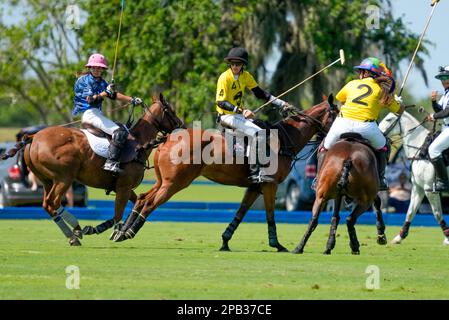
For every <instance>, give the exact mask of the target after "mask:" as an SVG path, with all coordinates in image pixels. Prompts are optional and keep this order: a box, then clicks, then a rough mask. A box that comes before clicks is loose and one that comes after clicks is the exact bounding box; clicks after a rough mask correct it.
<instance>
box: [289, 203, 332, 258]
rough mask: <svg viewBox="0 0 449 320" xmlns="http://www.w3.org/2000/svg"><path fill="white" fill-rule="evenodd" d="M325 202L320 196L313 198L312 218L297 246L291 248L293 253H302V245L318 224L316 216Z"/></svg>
mask: <svg viewBox="0 0 449 320" xmlns="http://www.w3.org/2000/svg"><path fill="white" fill-rule="evenodd" d="M325 204H326V202H325V201H324V199H323V198H322V197H319V198H318V197H317V198H316V199H315V202H314V203H313V208H312V218H311V219H310V221H309V225H308V227H307V231H306V233H305V234H304V237H303V238H302V240H301V242H300V243H299V244H298V246H297V247H296V248H295V250H293V253H303V252H304V247H305V245H306V243H307V240H309V237H310V236H311V235H312V232H313V231H314V230H315V228H316V226H317V225H318V218H319V216H320V212H321V210H323V207H324V205H325Z"/></svg>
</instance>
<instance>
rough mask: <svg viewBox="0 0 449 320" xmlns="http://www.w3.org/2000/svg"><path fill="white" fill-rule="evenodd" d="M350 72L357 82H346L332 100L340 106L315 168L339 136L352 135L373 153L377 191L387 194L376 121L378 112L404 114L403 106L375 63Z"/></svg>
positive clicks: (384, 145)
mask: <svg viewBox="0 0 449 320" xmlns="http://www.w3.org/2000/svg"><path fill="white" fill-rule="evenodd" d="M354 69H356V70H357V71H358V72H359V79H357V80H353V81H350V82H348V83H347V84H346V85H345V86H344V87H343V89H341V90H340V92H338V94H337V96H336V98H337V100H339V101H340V102H341V103H342V104H343V105H342V106H341V109H340V114H339V116H338V117H337V118H336V119H335V121H334V123H333V124H332V127H331V128H330V130H329V133H328V134H327V136H326V138H325V139H324V142H323V147H322V148H321V150H320V154H319V157H318V167H321V163H322V161H323V158H324V154H325V152H326V151H327V150H328V149H329V148H330V147H332V145H333V144H335V142H337V140H338V139H339V138H340V136H341V135H342V134H343V133H346V132H356V133H358V134H360V135H361V136H362V137H363V138H365V139H367V140H368V141H369V143H370V145H371V146H372V147H373V149H374V150H376V152H375V154H376V158H377V163H378V170H379V179H380V187H379V189H380V190H387V189H388V186H387V184H386V181H385V177H384V173H385V167H386V165H387V161H388V154H389V152H388V151H389V150H388V146H387V141H386V139H385V136H384V135H383V133H382V132H381V131H380V129H379V127H378V126H377V118H378V117H379V112H380V110H381V109H382V108H388V109H389V110H390V111H391V112H394V113H398V114H401V113H402V112H404V105H403V103H402V99H401V98H400V97H398V96H396V95H394V89H395V85H394V80H393V78H392V76H391V72H390V70H388V69H387V68H386V67H385V66H382V64H381V63H380V61H379V59H377V58H373V57H370V58H367V59H364V60H363V61H362V62H361V63H360V65H358V66H355V67H354Z"/></svg>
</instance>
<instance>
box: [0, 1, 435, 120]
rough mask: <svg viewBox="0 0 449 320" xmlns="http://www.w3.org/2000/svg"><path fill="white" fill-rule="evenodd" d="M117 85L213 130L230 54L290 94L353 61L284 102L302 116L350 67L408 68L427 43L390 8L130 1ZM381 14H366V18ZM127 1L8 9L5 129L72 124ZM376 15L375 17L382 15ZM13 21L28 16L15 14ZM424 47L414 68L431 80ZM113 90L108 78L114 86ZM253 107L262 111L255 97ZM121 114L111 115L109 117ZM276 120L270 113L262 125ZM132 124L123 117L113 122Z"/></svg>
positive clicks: (0, 40) (2, 44)
mask: <svg viewBox="0 0 449 320" xmlns="http://www.w3.org/2000/svg"><path fill="white" fill-rule="evenodd" d="M124 4H125V6H124V11H123V21H122V29H121V37H120V41H119V49H118V59H117V68H116V71H115V75H114V78H115V81H116V83H117V87H118V89H119V90H120V91H122V92H124V93H126V94H128V95H132V96H140V97H142V98H143V99H144V100H145V101H150V99H151V95H153V94H158V92H163V93H164V95H165V96H166V98H167V99H168V101H169V102H170V103H171V104H173V105H174V106H175V107H176V110H177V113H178V114H179V115H180V116H181V117H183V118H184V119H185V120H186V122H187V123H190V122H191V121H193V120H197V119H201V120H203V122H205V123H206V124H208V125H210V126H213V121H214V117H215V112H214V104H215V86H216V81H217V79H218V76H219V75H220V73H221V72H223V71H224V70H225V69H226V65H225V63H224V62H223V57H225V56H226V54H227V52H228V51H229V49H230V48H231V47H234V46H243V47H245V48H247V50H248V51H249V54H250V63H249V66H248V68H249V70H250V71H251V72H252V73H253V74H255V76H256V79H257V80H258V81H259V83H260V85H261V87H263V88H265V89H267V90H269V91H270V92H271V93H273V94H274V95H277V94H280V93H281V92H284V91H285V90H287V89H288V88H290V87H292V86H293V85H295V84H296V83H298V82H300V81H301V80H303V79H304V78H306V77H307V76H309V75H311V74H313V73H314V72H316V71H318V70H319V69H320V68H321V67H323V66H325V65H327V64H329V63H330V62H332V61H334V60H336V59H337V58H338V51H339V49H340V48H342V49H344V50H345V52H346V59H347V64H346V65H345V66H336V67H333V68H331V69H329V70H327V71H326V72H325V73H323V74H321V75H320V76H318V77H315V78H314V79H313V80H311V81H310V82H309V83H307V84H306V85H304V86H302V87H300V88H298V89H296V90H294V91H292V92H291V93H290V94H288V95H287V96H286V97H285V99H286V100H288V101H289V102H291V103H292V104H294V105H296V106H298V107H302V108H304V109H306V108H308V107H310V106H311V105H313V104H315V103H317V102H319V101H320V100H321V96H322V94H323V93H324V94H327V93H330V92H334V93H335V91H337V90H339V89H340V88H341V87H342V86H343V84H344V83H345V81H347V80H349V79H350V77H352V76H354V73H353V72H352V66H353V65H355V64H357V63H359V62H360V60H361V59H363V58H364V57H367V56H373V55H374V56H379V57H380V58H381V59H383V60H384V61H386V63H387V65H388V66H390V67H391V68H392V69H393V71H394V70H397V68H398V66H399V63H400V62H401V61H403V60H409V59H410V58H411V56H412V53H413V50H414V49H415V47H416V44H417V41H418V37H419V35H417V34H415V33H413V32H411V31H410V30H409V28H407V26H406V25H405V24H404V22H403V21H402V19H401V18H394V17H393V15H392V14H391V10H392V7H391V2H390V1H389V0H366V1H362V0H361V1H347V0H320V1H312V0H301V1H299V0H276V1H273V0H133V1H125V2H124ZM370 8H371V9H373V10H374V11H370V10H369V9H370ZM120 9H121V1H119V0H117V1H105V0H100V1H99V0H95V1H93V0H82V1H77V2H75V3H73V2H72V1H68V0H64V1H51V0H6V1H5V4H4V5H3V7H1V8H0V10H2V16H3V17H7V18H8V19H5V18H4V19H2V20H1V21H0V125H2V126H22V125H31V124H61V123H66V122H70V121H73V119H72V117H71V109H72V106H73V85H74V83H75V81H76V76H75V74H76V73H77V72H79V71H82V70H83V66H84V64H85V63H86V61H87V58H88V57H89V55H90V54H92V53H95V52H100V53H102V54H104V55H105V56H106V57H107V59H108V61H109V65H110V69H111V68H112V65H113V60H114V53H115V46H116V39H117V32H118V26H119V15H120ZM376 10H378V11H376ZM17 12H19V13H20V15H18V16H17V17H16V15H17ZM428 44H429V43H424V45H423V46H421V49H420V52H419V53H418V57H417V59H416V60H415V63H416V67H417V68H418V69H419V70H421V72H422V74H423V77H424V78H425V79H426V74H425V72H424V69H423V59H424V57H425V56H426V55H427V54H428V49H427V47H428ZM106 80H110V74H109V75H108V76H106ZM247 101H248V103H247V105H248V106H252V107H254V108H256V107H257V106H259V105H260V102H258V101H256V100H254V99H252V98H250V97H249V99H248V100H247ZM114 107H116V106H115V105H114V104H113V103H109V102H108V104H107V105H106V106H105V111H106V113H108V112H111V110H112V109H113V108H114ZM270 112H273V110H272V109H270V108H267V110H266V114H270ZM109 115H110V116H111V117H112V118H114V119H116V120H122V121H124V120H125V118H126V116H127V111H126V110H123V111H121V112H120V113H118V114H114V115H111V114H109Z"/></svg>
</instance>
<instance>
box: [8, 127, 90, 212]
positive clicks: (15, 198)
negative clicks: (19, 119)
mask: <svg viewBox="0 0 449 320" xmlns="http://www.w3.org/2000/svg"><path fill="white" fill-rule="evenodd" d="M42 128H43V127H27V128H23V129H22V130H21V131H20V132H19V133H18V139H19V138H20V137H21V134H23V133H33V132H37V131H39V130H40V129H42ZM13 146H14V143H13V142H11V143H9V142H8V143H4V144H0V154H2V153H4V152H6V151H7V150H9V149H10V148H11V147H13ZM24 163H25V162H24V159H23V152H18V153H17V154H16V156H14V157H12V158H10V159H7V160H0V179H1V180H0V207H7V206H11V207H13V206H41V205H42V201H43V197H44V190H43V187H42V185H38V188H37V190H32V189H31V183H30V182H29V180H28V174H29V170H28V168H27V167H26V165H24ZM73 197H74V206H77V207H86V206H87V202H88V194H87V188H86V186H84V185H82V184H80V183H78V182H74V183H73ZM62 203H63V205H66V204H67V200H66V198H65V197H64V199H63V202H62Z"/></svg>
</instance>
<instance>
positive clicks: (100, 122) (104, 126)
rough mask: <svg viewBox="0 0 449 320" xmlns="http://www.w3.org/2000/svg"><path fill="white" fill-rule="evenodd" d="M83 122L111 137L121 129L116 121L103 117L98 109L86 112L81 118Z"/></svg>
mask: <svg viewBox="0 0 449 320" xmlns="http://www.w3.org/2000/svg"><path fill="white" fill-rule="evenodd" d="M81 122H82V123H88V124H90V125H92V126H94V127H95V128H98V129H101V130H102V131H104V132H106V133H107V134H110V135H112V133H113V132H114V131H115V130H117V129H120V127H119V126H118V125H117V124H116V123H115V122H114V121H112V120H110V119H108V118H106V117H105V116H104V115H103V112H101V110H100V109H98V108H91V109H87V110H86V111H84V113H83V116H82V117H81Z"/></svg>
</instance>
